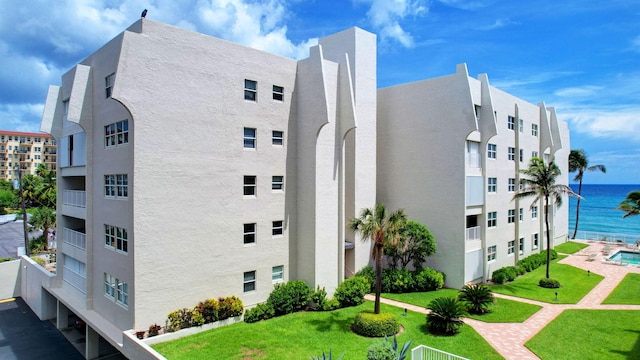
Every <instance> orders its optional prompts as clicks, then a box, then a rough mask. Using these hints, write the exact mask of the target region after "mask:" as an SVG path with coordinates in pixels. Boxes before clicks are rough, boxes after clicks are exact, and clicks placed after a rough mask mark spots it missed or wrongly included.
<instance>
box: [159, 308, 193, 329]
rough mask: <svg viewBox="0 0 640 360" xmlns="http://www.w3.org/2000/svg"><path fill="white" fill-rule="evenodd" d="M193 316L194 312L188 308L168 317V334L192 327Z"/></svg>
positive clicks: (173, 312)
mask: <svg viewBox="0 0 640 360" xmlns="http://www.w3.org/2000/svg"><path fill="white" fill-rule="evenodd" d="M191 315H192V310H191V309H187V308H184V309H180V310H176V311H172V312H171V313H169V315H168V316H167V322H166V326H165V329H167V332H174V331H178V330H180V329H186V328H188V327H190V326H191Z"/></svg>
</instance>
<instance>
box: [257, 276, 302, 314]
mask: <svg viewBox="0 0 640 360" xmlns="http://www.w3.org/2000/svg"><path fill="white" fill-rule="evenodd" d="M310 295H311V288H309V285H307V283H306V282H304V281H302V280H295V281H289V282H287V283H279V284H276V285H275V288H274V289H273V291H272V292H271V294H269V298H268V299H267V302H268V303H269V304H271V305H272V306H273V309H274V311H275V313H276V316H280V315H284V314H290V313H292V312H295V311H300V310H302V309H304V307H305V306H307V304H308V303H309V297H310Z"/></svg>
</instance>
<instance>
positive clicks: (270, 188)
mask: <svg viewBox="0 0 640 360" xmlns="http://www.w3.org/2000/svg"><path fill="white" fill-rule="evenodd" d="M376 56H377V55H376V37H375V35H374V34H371V33H368V32H366V31H364V30H361V29H358V28H352V29H348V30H345V31H342V32H339V33H337V34H334V35H330V36H327V37H325V38H321V39H320V40H319V44H318V45H317V46H314V47H312V48H311V49H310V56H309V57H308V58H307V59H304V60H301V61H294V60H291V59H287V58H282V57H280V56H276V55H273V54H268V53H265V52H261V51H258V50H255V49H251V48H247V47H244V46H241V45H237V44H233V43H230V42H227V41H224V40H220V39H216V38H213V37H209V36H205V35H202V34H198V33H193V32H190V31H187V30H183V29H179V28H175V27H172V26H169V25H166V24H162V23H158V22H155V21H151V20H148V19H140V20H139V21H137V22H136V23H134V24H133V25H132V26H131V27H129V28H128V29H127V30H126V31H124V32H123V33H121V34H120V35H118V36H117V37H116V38H114V39H113V40H111V41H110V42H108V43H107V44H105V45H104V46H103V47H102V48H101V49H99V50H98V51H96V52H95V53H94V54H92V55H91V56H89V57H88V58H87V59H85V60H83V61H81V62H80V63H79V64H78V65H76V66H75V67H74V68H73V69H71V70H70V71H69V72H67V73H66V74H65V75H63V77H62V83H61V86H51V87H50V88H49V92H48V94H47V100H46V104H45V109H44V114H43V118H42V127H41V130H42V131H45V132H47V133H50V134H52V135H53V136H54V138H55V139H57V141H58V144H59V155H60V156H59V161H58V167H57V171H58V172H57V181H58V188H59V189H58V212H57V214H58V225H57V226H58V234H59V235H58V250H57V251H58V258H57V261H58V265H57V273H56V274H55V276H52V277H50V278H48V280H47V281H39V282H37V283H35V285H34V281H31V283H30V284H27V283H25V280H23V283H22V288H23V292H25V295H23V297H24V298H25V300H26V301H27V303H29V304H30V306H31V307H32V308H34V311H35V312H36V313H37V314H38V315H39V316H40V317H41V318H58V319H59V320H58V326H59V327H64V326H65V325H66V323H65V322H64V321H60V319H64V318H65V316H66V314H68V313H69V312H73V313H75V314H76V315H78V316H79V317H80V318H82V319H83V320H84V321H85V322H86V323H87V325H88V326H87V339H88V340H87V356H88V357H91V356H93V355H95V353H96V350H95V349H96V347H97V339H98V337H103V338H105V339H106V340H107V341H109V342H110V343H111V344H112V345H114V346H116V347H118V346H122V331H124V330H128V329H144V328H147V327H148V326H149V325H151V324H153V323H160V324H163V323H164V320H165V318H166V315H167V314H168V313H169V312H170V311H173V310H176V309H180V308H184V307H191V306H193V305H195V304H196V303H197V302H198V301H201V300H204V299H206V298H210V297H218V296H227V295H237V296H240V297H241V298H242V300H243V302H244V304H245V305H246V306H253V305H255V304H257V303H260V302H263V301H265V300H266V298H267V297H268V294H269V293H270V292H271V290H272V289H273V284H274V283H278V282H281V281H288V280H294V279H302V280H305V281H306V282H307V283H309V284H310V285H311V286H312V287H315V286H316V285H320V286H324V287H326V288H327V290H328V291H329V292H330V293H332V292H333V291H334V290H335V288H336V287H337V285H338V284H339V282H341V281H342V280H343V279H344V278H346V277H350V276H352V275H353V274H354V273H355V272H356V271H357V270H359V269H360V268H362V267H363V266H365V265H367V264H368V263H369V260H370V252H371V244H370V243H369V242H367V241H363V240H362V239H360V238H359V237H358V236H357V235H355V234H353V233H352V232H351V231H350V230H348V229H347V226H346V224H347V223H348V221H349V219H352V218H354V217H357V216H358V215H359V213H360V211H361V209H363V208H367V207H373V206H375V204H376V203H377V202H382V201H384V202H385V204H386V205H387V207H389V208H399V207H403V208H405V209H406V211H407V213H408V215H409V217H411V218H413V219H416V220H418V221H421V222H422V223H424V224H426V225H427V226H428V227H429V228H430V229H431V230H432V231H433V232H434V234H436V239H437V241H438V252H437V253H436V255H434V256H433V257H432V259H431V260H430V261H431V265H433V266H435V267H436V268H438V269H439V270H442V271H444V272H446V273H447V284H448V285H449V286H453V287H456V286H461V285H462V284H463V283H464V282H466V281H484V280H487V276H490V271H491V269H493V268H494V267H495V266H497V265H502V264H505V265H506V264H509V265H510V264H513V263H515V260H516V259H517V258H518V257H520V256H525V255H526V254H529V253H531V252H532V251H534V250H535V249H534V248H533V246H532V244H531V242H530V241H532V240H531V239H532V238H531V236H532V235H533V233H534V232H536V231H537V232H538V234H540V240H539V241H540V243H539V244H540V245H539V246H541V244H542V238H541V234H542V231H541V230H542V228H541V225H540V221H539V218H531V216H530V215H529V210H528V209H529V208H528V204H525V203H524V202H522V201H521V202H520V203H519V204H517V203H514V202H512V201H511V197H512V196H513V191H510V190H509V189H511V188H510V187H508V186H510V184H511V182H510V181H511V180H510V179H511V178H515V179H516V182H517V181H518V179H519V175H518V169H520V168H523V167H524V166H526V161H528V159H529V157H530V156H531V155H532V154H533V152H534V151H538V152H539V154H541V155H548V156H549V157H553V156H556V157H557V158H558V159H561V160H562V161H561V162H560V163H561V164H562V165H561V166H562V168H563V170H566V156H565V155H566V152H567V151H568V150H566V149H568V132H567V128H566V124H564V123H562V122H559V121H557V119H556V118H555V112H554V111H553V109H550V108H546V107H544V105H542V104H540V105H532V104H529V103H526V102H525V101H523V100H521V99H517V98H515V97H513V96H511V95H509V94H506V93H503V92H501V91H499V90H497V89H495V88H493V87H490V86H489V84H488V81H487V80H486V76H481V77H480V79H479V80H475V79H472V78H470V77H469V76H468V74H467V72H466V67H465V66H464V65H459V66H458V71H457V72H456V74H455V75H451V76H446V77H443V78H439V79H433V80H425V81H424V82H418V83H413V84H406V85H400V86H397V87H392V88H387V89H380V90H377V82H376ZM511 118H513V119H514V120H513V121H515V125H513V126H515V127H514V128H513V129H512V128H510V126H511V125H509V127H507V124H511V122H512V120H511ZM503 123H504V124H503ZM534 124H535V125H537V126H538V128H537V129H538V134H537V135H532V132H533V125H534ZM503 125H504V126H503ZM518 126H523V128H522V130H520V129H519V128H517V127H518ZM503 127H504V129H503ZM524 127H527V128H526V129H527V131H526V132H525V130H524V129H525V128H524ZM490 145H496V146H497V149H496V148H494V147H493V146H490ZM512 148H513V149H514V150H513V151H515V153H514V152H513V151H512V150H511V149H512ZM485 149H486V150H485ZM489 150H491V154H493V152H496V158H495V159H494V158H493V157H492V156H493V155H489V154H490V151H489ZM525 151H526V153H525ZM520 152H521V154H520ZM512 154H515V155H514V156H515V158H514V159H512V158H511V155H512ZM497 156H500V158H499V159H498V158H497ZM518 156H522V157H523V158H522V161H520V159H518V158H517V157H518ZM565 174H566V171H565ZM565 177H566V176H565ZM494 178H496V179H499V180H496V181H499V183H498V188H497V190H496V192H495V193H494V191H491V190H490V189H491V187H490V185H491V184H493V180H492V179H494ZM564 180H566V179H564ZM564 180H563V181H564ZM519 208H523V209H526V210H527V215H528V217H527V219H526V221H525V220H524V213H523V218H522V219H523V220H522V222H521V223H518V224H515V223H513V222H511V220H508V219H511V218H508V216H511V213H510V212H509V211H510V210H512V209H515V211H516V212H517V211H518V210H519ZM523 211H524V210H523ZM539 211H540V213H541V210H539ZM493 213H496V216H499V217H498V218H497V219H498V220H497V221H496V226H491V224H493V223H492V219H493V215H490V214H493ZM516 216H517V215H516ZM566 217H567V214H566V212H557V213H556V220H555V221H556V223H555V225H556V230H557V232H556V233H555V234H554V236H555V237H556V238H557V239H558V241H561V239H562V236H564V235H563V234H566V231H567V230H566V228H567V226H566V225H563V224H566ZM485 224H488V225H486V226H485ZM516 226H517V228H516ZM562 226H564V228H563V227H562ZM521 236H524V237H525V238H526V244H525V243H523V246H525V247H524V248H523V250H522V254H520V253H519V252H518V253H517V254H516V253H515V252H517V251H516V250H514V251H513V252H514V254H513V255H512V256H510V255H511V253H509V254H507V251H508V248H509V246H511V245H509V244H510V243H509V242H510V241H512V239H519V237H521ZM493 249H495V252H496V256H495V257H492V255H491V254H492V251H493ZM509 251H510V250H509ZM502 252H504V254H502ZM27 278H28V277H27ZM28 279H29V278H28ZM28 281H30V280H28ZM34 286H35V287H37V289H34ZM25 289H29V290H28V291H27V290H25Z"/></svg>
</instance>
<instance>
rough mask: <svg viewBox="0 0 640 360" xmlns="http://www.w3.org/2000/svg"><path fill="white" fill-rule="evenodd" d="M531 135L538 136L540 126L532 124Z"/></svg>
mask: <svg viewBox="0 0 640 360" xmlns="http://www.w3.org/2000/svg"><path fill="white" fill-rule="evenodd" d="M531 135H533V136H538V124H531Z"/></svg>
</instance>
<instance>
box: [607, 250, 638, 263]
mask: <svg viewBox="0 0 640 360" xmlns="http://www.w3.org/2000/svg"><path fill="white" fill-rule="evenodd" d="M607 261H612V262H623V263H627V264H632V265H640V253H637V252H631V251H626V250H620V251H618V252H617V253H615V254H614V255H613V256H611V257H610V258H609V259H607Z"/></svg>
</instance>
